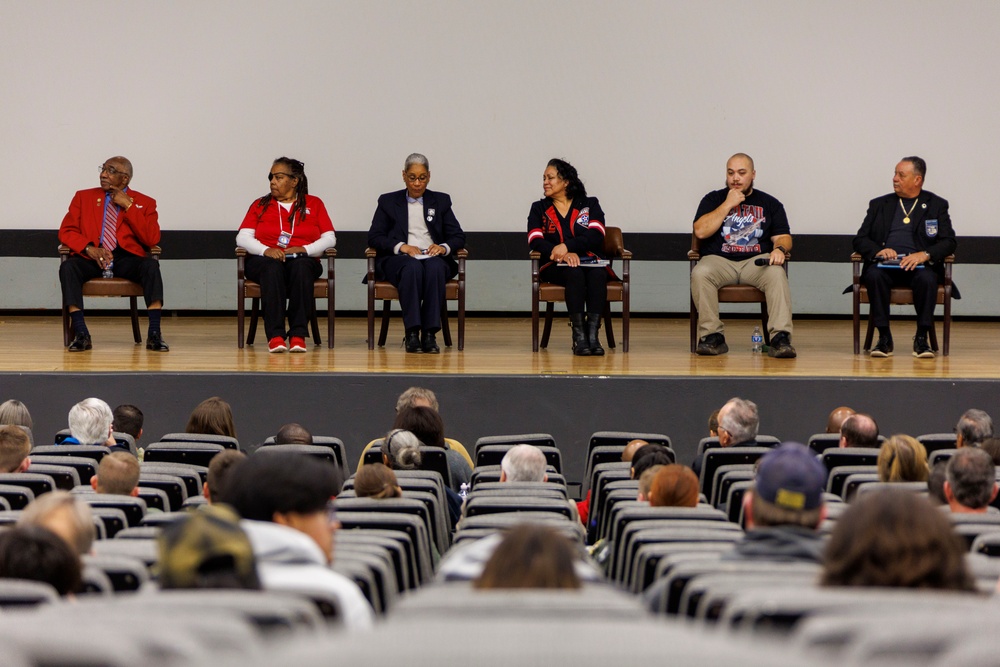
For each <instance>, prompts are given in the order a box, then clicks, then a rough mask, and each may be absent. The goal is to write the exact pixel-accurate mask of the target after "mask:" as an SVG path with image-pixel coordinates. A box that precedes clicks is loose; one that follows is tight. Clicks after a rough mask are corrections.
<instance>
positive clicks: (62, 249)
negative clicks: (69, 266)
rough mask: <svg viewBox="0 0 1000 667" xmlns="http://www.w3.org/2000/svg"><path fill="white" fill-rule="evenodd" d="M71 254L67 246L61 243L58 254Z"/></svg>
mask: <svg viewBox="0 0 1000 667" xmlns="http://www.w3.org/2000/svg"><path fill="white" fill-rule="evenodd" d="M72 252H73V251H72V250H70V249H69V246H68V245H63V244H62V243H60V244H59V254H60V255H70V254H72Z"/></svg>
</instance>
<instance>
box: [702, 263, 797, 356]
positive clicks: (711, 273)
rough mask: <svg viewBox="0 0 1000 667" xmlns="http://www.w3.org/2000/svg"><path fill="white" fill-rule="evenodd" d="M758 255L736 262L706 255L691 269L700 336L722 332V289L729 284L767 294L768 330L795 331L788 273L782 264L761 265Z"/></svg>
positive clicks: (774, 331)
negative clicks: (744, 286) (745, 286)
mask: <svg viewBox="0 0 1000 667" xmlns="http://www.w3.org/2000/svg"><path fill="white" fill-rule="evenodd" d="M757 257H767V255H766V254H763V255H755V256H754V257H750V258H749V259H744V260H742V261H733V260H730V259H726V258H725V257H721V256H719V255H705V256H704V257H702V258H701V260H700V261H699V262H698V265H697V266H695V267H694V270H693V271H692V272H691V298H692V299H693V300H694V307H695V308H696V309H697V310H698V337H699V338H703V337H705V336H707V335H709V334H713V333H722V332H723V330H724V328H725V327H724V326H723V324H722V320H720V319H719V288H720V287H723V286H725V285H738V284H742V285H753V286H754V287H756V288H757V289H759V290H760V291H762V292H763V293H764V296H766V297H767V318H768V327H767V328H768V333H769V334H770V335H771V336H773V335H774V334H775V333H777V332H779V331H787V332H788V334H789V335H791V333H792V293H791V291H790V290H789V289H788V276H787V275H786V274H785V269H784V268H783V267H781V266H771V265H765V266H757V265H755V264H754V260H755V259H757Z"/></svg>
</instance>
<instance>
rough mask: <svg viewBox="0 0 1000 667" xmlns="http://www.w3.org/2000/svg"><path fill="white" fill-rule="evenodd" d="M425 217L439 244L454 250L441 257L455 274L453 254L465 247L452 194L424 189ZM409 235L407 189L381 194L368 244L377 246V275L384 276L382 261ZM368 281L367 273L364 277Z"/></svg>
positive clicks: (405, 240) (463, 234)
mask: <svg viewBox="0 0 1000 667" xmlns="http://www.w3.org/2000/svg"><path fill="white" fill-rule="evenodd" d="M424 220H425V221H426V222H427V231H428V232H430V235H431V240H433V241H434V243H436V244H437V245H443V244H445V243H447V244H448V247H449V248H451V252H450V253H449V254H448V255H445V256H444V257H442V259H444V261H445V262H447V263H448V267H449V268H450V270H451V274H450V275H452V276H454V275H455V274H457V273H458V262H456V261H455V257H454V254H455V253H456V252H457V251H459V250H461V249H462V248H464V247H465V232H463V231H462V226H461V225H460V224H459V223H458V219H457V218H456V217H455V213H454V212H453V211H452V210H451V197H449V196H448V195H447V194H445V193H443V192H434V191H432V190H425V191H424ZM408 238H409V215H408V213H407V207H406V190H405V189H404V190H397V191H396V192H389V193H387V194H384V195H382V196H381V197H379V198H378V207H377V208H376V209H375V215H374V216H373V217H372V226H371V229H369V230H368V246H369V247H371V248H374V249H375V251H376V253H377V255H376V257H375V278H376V280H383V279H384V273H383V271H382V265H383V264H384V263H385V260H386V259H388V258H389V257H392V255H393V249H394V248H395V247H396V245H397V244H399V243H406V242H407V239H408ZM365 281H366V282H367V276H366V277H365Z"/></svg>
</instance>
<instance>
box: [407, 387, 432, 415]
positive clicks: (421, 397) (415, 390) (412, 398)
mask: <svg viewBox="0 0 1000 667" xmlns="http://www.w3.org/2000/svg"><path fill="white" fill-rule="evenodd" d="M424 403H426V404H427V407H429V408H434V411H435V412H441V408H440V406H438V399H437V396H435V395H434V392H433V391H431V390H430V389H425V388H423V387H410V388H409V389H407V390H406V391H404V392H403V393H402V394H400V395H399V398H398V399H396V412H399V411H401V410H402V409H403V408H412V407H415V406H417V405H422V404H424Z"/></svg>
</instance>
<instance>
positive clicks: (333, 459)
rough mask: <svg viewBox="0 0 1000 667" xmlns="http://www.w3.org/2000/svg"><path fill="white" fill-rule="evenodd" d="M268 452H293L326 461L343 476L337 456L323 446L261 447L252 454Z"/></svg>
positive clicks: (266, 445)
mask: <svg viewBox="0 0 1000 667" xmlns="http://www.w3.org/2000/svg"><path fill="white" fill-rule="evenodd" d="M270 452H295V453H297V454H305V455H306V456H312V457H315V458H317V459H319V460H320V461H326V462H327V463H331V464H333V465H334V466H335V467H336V468H337V469H338V470H340V471H341V473H342V474H343V473H344V472H345V470H344V469H343V468H341V467H340V461H338V460H337V454H336V452H334V450H333V449H331V448H330V447H326V446H324V445H268V444H265V445H261V446H260V447H258V448H257V451H255V452H254V454H261V455H266V454H268V453H270Z"/></svg>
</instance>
